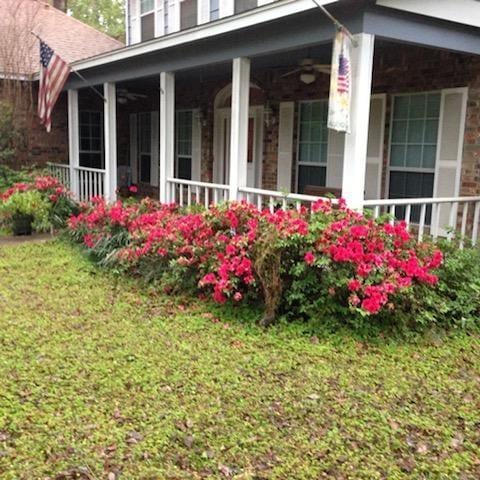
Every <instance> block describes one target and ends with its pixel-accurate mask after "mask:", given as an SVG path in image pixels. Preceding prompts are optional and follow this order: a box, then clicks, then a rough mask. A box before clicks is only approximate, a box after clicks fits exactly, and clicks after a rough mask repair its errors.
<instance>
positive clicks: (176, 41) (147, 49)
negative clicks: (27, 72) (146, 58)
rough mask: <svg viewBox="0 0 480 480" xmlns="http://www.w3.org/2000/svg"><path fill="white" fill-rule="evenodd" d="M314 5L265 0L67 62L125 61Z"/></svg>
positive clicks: (326, 0) (83, 65) (302, 0)
mask: <svg viewBox="0 0 480 480" xmlns="http://www.w3.org/2000/svg"><path fill="white" fill-rule="evenodd" d="M317 1H318V3H319V4H321V5H327V4H331V3H336V2H337V1H339V0H317ZM314 8H318V7H317V6H316V5H315V3H314V2H312V0H280V1H278V2H273V3H269V4H267V5H263V6H261V7H257V8H255V9H253V10H249V11H246V12H243V13H240V14H237V15H232V16H229V17H226V18H222V19H219V20H216V21H214V22H209V23H205V24H202V25H198V26H196V27H193V28H189V29H187V30H184V31H180V32H175V33H172V34H169V35H166V36H164V37H159V38H156V39H154V40H150V41H148V42H143V43H140V44H138V43H137V44H134V45H130V46H128V47H125V48H122V49H118V50H113V51H112V52H108V53H104V54H101V55H97V56H95V57H92V58H89V59H85V60H79V61H77V62H73V63H72V64H71V66H72V68H74V69H75V70H84V69H87V68H92V67H97V66H100V65H104V64H107V63H111V62H116V61H119V60H125V59H128V58H132V57H135V56H137V55H143V54H146V53H151V52H156V51H159V50H163V49H166V48H169V47H172V46H178V45H182V44H185V43H189V42H194V41H197V40H203V39H206V38H210V37H213V36H215V35H220V34H222V33H227V32H231V31H234V30H239V29H242V28H247V27H250V26H252V25H257V24H260V23H263V22H269V21H272V20H275V19H277V18H281V17H285V16H288V15H293V14H295V13H299V12H303V11H306V10H312V9H314Z"/></svg>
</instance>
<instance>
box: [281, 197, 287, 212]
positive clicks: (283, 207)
mask: <svg viewBox="0 0 480 480" xmlns="http://www.w3.org/2000/svg"><path fill="white" fill-rule="evenodd" d="M286 209H287V199H286V198H285V197H283V198H282V210H286Z"/></svg>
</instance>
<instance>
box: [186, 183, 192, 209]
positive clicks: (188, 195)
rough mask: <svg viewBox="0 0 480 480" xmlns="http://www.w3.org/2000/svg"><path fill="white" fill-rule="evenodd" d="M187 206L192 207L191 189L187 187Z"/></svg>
mask: <svg viewBox="0 0 480 480" xmlns="http://www.w3.org/2000/svg"><path fill="white" fill-rule="evenodd" d="M187 204H188V206H189V207H190V206H191V205H192V187H191V186H190V185H187Z"/></svg>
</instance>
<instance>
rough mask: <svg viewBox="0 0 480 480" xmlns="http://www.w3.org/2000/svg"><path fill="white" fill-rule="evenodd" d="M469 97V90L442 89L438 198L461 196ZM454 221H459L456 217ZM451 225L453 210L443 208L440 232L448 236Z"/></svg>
mask: <svg viewBox="0 0 480 480" xmlns="http://www.w3.org/2000/svg"><path fill="white" fill-rule="evenodd" d="M467 97H468V89H467V88H466V87H465V88H451V89H446V90H442V100H441V106H440V122H439V128H438V144H437V158H436V163H435V182H434V186H433V196H434V197H437V198H438V197H458V196H459V192H460V176H461V168H462V153H463V140H464V133H465V117H466V109H467ZM452 208H455V207H452ZM434 215H435V212H433V215H432V217H433V218H435V216H434ZM453 218H456V215H455V216H454V217H453ZM449 223H450V209H449V208H448V207H446V206H443V207H442V208H441V209H440V222H439V224H438V225H439V231H438V232H437V233H438V234H439V235H445V233H446V232H445V230H444V229H443V228H442V227H445V226H455V225H449Z"/></svg>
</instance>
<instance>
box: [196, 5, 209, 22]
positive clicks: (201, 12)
mask: <svg viewBox="0 0 480 480" xmlns="http://www.w3.org/2000/svg"><path fill="white" fill-rule="evenodd" d="M209 21H210V0H198V24H199V25H200V24H202V23H207V22H209Z"/></svg>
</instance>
